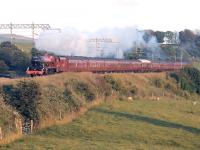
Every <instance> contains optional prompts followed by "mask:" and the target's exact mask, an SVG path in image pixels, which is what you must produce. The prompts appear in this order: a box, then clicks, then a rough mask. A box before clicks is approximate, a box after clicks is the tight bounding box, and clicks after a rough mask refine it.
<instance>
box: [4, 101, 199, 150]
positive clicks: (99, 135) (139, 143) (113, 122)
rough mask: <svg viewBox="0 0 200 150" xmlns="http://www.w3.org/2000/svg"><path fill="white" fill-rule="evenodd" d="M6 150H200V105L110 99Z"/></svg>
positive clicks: (180, 102) (178, 102)
mask: <svg viewBox="0 0 200 150" xmlns="http://www.w3.org/2000/svg"><path fill="white" fill-rule="evenodd" d="M0 149H15V150H16V149H19V150H22V149H24V150H27V149H37V150H43V149H56V150H60V149H74V150H79V149H80V150H83V149H92V150H94V149H109V150H110V149H123V150H127V149H153V150H156V149H157V150H161V149H162V150H163V149H166V150H168V149H170V150H172V149H173V150H174V149H177V150H182V149H186V150H193V149H196V150H199V149H200V103H199V102H197V105H193V104H192V102H191V101H173V100H161V101H149V100H135V101H107V102H105V103H104V104H102V105H101V106H97V107H95V108H93V109H91V110H89V111H88V112H87V113H86V114H85V115H83V116H81V117H80V118H79V119H76V120H74V121H73V122H71V123H69V124H65V125H60V126H53V127H50V128H46V129H41V130H39V131H37V132H36V133H34V134H33V135H28V136H24V137H23V138H22V139H19V140H17V141H15V142H14V143H11V144H9V145H4V146H0Z"/></svg>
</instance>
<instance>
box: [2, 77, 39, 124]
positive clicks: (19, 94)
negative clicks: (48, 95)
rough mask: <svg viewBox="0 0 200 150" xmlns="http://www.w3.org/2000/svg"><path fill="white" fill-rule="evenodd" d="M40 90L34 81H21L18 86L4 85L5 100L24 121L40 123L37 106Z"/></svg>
mask: <svg viewBox="0 0 200 150" xmlns="http://www.w3.org/2000/svg"><path fill="white" fill-rule="evenodd" d="M40 95H41V93H40V88H39V85H38V83H36V82H34V81H32V80H31V81H25V80H22V81H19V82H18V83H17V84H16V86H13V85H4V86H3V98H4V101H5V102H6V103H8V104H9V105H11V106H13V107H14V108H16V110H17V111H19V112H20V113H21V115H22V116H23V117H24V119H33V120H34V121H35V122H38V121H39V114H38V111H37V105H38V104H39V99H40Z"/></svg>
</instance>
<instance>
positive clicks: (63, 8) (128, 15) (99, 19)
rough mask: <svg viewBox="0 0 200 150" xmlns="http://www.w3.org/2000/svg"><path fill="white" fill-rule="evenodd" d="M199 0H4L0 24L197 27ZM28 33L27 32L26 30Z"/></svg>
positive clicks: (199, 22) (92, 28)
mask: <svg viewBox="0 0 200 150" xmlns="http://www.w3.org/2000/svg"><path fill="white" fill-rule="evenodd" d="M199 7H200V1H199V0H4V1H1V9H0V18H1V19H0V23H2V24H4V23H10V22H12V23H32V22H34V23H45V24H46V23H48V24H50V25H51V27H53V28H61V29H62V28H66V27H73V28H76V29H78V30H87V31H95V30H98V29H100V28H113V27H120V28H125V27H133V26H135V27H137V28H139V29H153V30H162V31H167V30H171V31H180V30H183V29H185V28H188V29H192V30H196V29H200V20H199V14H200V9H199ZM30 34H31V33H30Z"/></svg>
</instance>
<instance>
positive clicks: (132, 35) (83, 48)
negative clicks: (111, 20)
mask: <svg viewBox="0 0 200 150" xmlns="http://www.w3.org/2000/svg"><path fill="white" fill-rule="evenodd" d="M144 34H145V33H144V31H139V30H137V29H136V28H132V27H127V28H111V29H110V28H104V29H100V30H98V31H96V32H81V31H78V30H76V29H73V28H66V29H63V30H62V31H61V32H58V31H53V30H52V31H51V30H50V31H45V32H42V33H41V34H40V35H39V38H38V39H37V40H36V48H37V49H39V50H45V51H49V52H53V53H55V54H58V55H68V56H87V57H100V56H103V57H114V58H123V54H124V52H125V51H127V50H130V49H134V48H136V47H137V48H144V47H145V48H148V49H149V50H150V51H155V50H156V49H158V44H157V40H156V38H155V37H154V36H152V37H151V38H150V39H149V40H148V41H145V40H144V38H143V36H144ZM91 39H92V40H91ZM95 39H104V40H105V41H106V39H111V40H112V42H111V43H110V42H109V41H107V42H95Z"/></svg>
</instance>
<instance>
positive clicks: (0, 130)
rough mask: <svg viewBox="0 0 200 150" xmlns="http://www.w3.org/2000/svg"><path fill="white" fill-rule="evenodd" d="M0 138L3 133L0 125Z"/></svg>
mask: <svg viewBox="0 0 200 150" xmlns="http://www.w3.org/2000/svg"><path fill="white" fill-rule="evenodd" d="M0 140H3V133H2V129H1V127H0Z"/></svg>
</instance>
